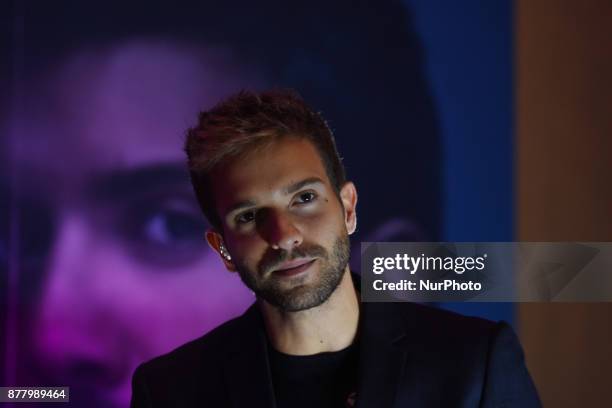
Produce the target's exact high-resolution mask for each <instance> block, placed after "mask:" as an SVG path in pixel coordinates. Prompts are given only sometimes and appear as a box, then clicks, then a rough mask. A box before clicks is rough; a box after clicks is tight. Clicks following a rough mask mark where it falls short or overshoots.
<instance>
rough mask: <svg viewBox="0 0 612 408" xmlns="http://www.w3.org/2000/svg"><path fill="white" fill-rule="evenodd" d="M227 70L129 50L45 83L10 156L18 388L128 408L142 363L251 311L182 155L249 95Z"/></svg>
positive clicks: (165, 53)
mask: <svg viewBox="0 0 612 408" xmlns="http://www.w3.org/2000/svg"><path fill="white" fill-rule="evenodd" d="M207 63H208V65H207ZM224 71H225V72H227V70H226V69H224V68H223V67H222V66H219V65H218V64H217V63H216V62H215V61H213V60H210V61H209V60H206V58H195V57H194V54H190V53H189V52H185V51H181V50H180V47H176V48H175V47H172V46H170V45H168V44H166V45H163V46H157V45H155V46H151V45H142V46H141V45H137V44H136V45H134V44H133V45H130V46H127V47H123V48H119V49H118V50H117V51H116V52H113V53H111V54H110V55H105V56H103V57H100V56H96V55H93V56H92V55H86V56H83V57H81V58H80V59H77V60H75V61H73V62H72V63H71V64H68V65H67V66H66V67H65V68H64V69H62V71H61V72H60V74H59V75H58V78H57V79H55V80H53V81H51V82H50V83H47V84H46V85H47V87H48V88H49V89H52V92H51V93H52V94H53V95H54V98H55V99H52V100H49V101H46V102H45V106H44V107H43V108H44V109H43V110H42V111H44V112H46V115H45V116H44V117H41V116H38V115H36V114H33V113H32V112H29V111H26V112H24V114H23V119H22V123H21V124H20V125H19V126H18V127H17V130H18V132H17V133H16V135H17V137H15V138H14V139H13V145H12V146H11V149H12V150H13V152H14V154H13V162H14V168H16V169H17V170H18V172H19V180H20V183H19V192H18V193H17V192H14V193H13V194H15V196H16V197H17V199H18V206H19V210H20V211H19V215H20V221H19V223H18V225H19V228H20V235H21V237H22V243H21V245H20V248H21V257H20V259H19V263H18V265H19V281H20V284H21V286H22V287H23V288H24V290H23V297H22V298H20V299H19V302H20V303H19V304H20V312H21V313H23V316H22V317H21V319H19V321H20V322H22V323H23V326H24V327H23V332H22V335H21V337H19V338H18V340H19V346H20V349H19V350H18V351H20V352H21V353H22V354H21V355H20V357H19V358H18V360H17V361H18V362H19V363H18V366H19V369H20V370H21V372H20V373H19V376H18V381H17V382H18V383H21V384H24V385H25V383H30V384H32V385H40V384H42V385H45V384H46V385H53V384H55V385H67V386H70V387H71V390H70V391H71V392H70V394H71V395H70V399H71V405H72V406H75V407H80V406H87V407H96V406H104V407H114V406H117V407H120V406H127V405H128V402H129V398H130V380H131V375H132V372H133V370H134V368H135V367H136V365H138V364H139V363H141V362H143V361H145V360H147V359H150V358H152V357H154V356H156V355H159V354H162V353H166V352H168V351H170V350H172V349H173V348H175V347H177V346H179V345H180V344H182V343H184V342H186V341H188V340H191V339H193V338H196V337H199V336H201V335H202V334H204V333H205V332H207V331H208V330H210V329H212V328H214V327H215V326H217V325H219V324H220V323H222V322H224V321H226V320H227V319H229V318H231V317H233V316H236V315H238V314H239V313H241V312H242V311H243V310H244V309H245V308H246V307H247V306H248V305H249V304H250V303H251V302H252V301H253V296H252V295H251V294H250V293H249V292H248V291H247V290H246V289H245V288H244V286H243V285H242V284H241V283H240V281H239V280H238V279H236V277H235V276H233V275H232V274H230V273H227V271H225V270H224V268H223V264H222V263H221V262H219V259H218V257H217V254H216V253H215V252H213V251H211V250H209V249H208V248H207V246H206V243H205V241H204V232H205V230H206V228H207V226H206V224H205V222H204V220H203V219H202V216H201V212H200V209H199V207H198V206H197V204H196V201H195V198H194V196H193V192H192V190H191V187H190V185H189V181H188V175H187V171H186V169H185V159H184V154H183V152H182V150H181V148H182V142H183V136H182V135H183V134H184V131H185V129H186V128H187V127H188V125H189V124H190V123H191V122H192V121H193V118H194V117H196V113H197V111H198V110H200V109H203V108H207V107H210V106H212V105H213V104H214V103H215V102H216V101H217V100H219V99H220V98H222V97H223V96H225V95H227V94H228V93H230V92H233V91H234V90H235V89H236V88H240V87H241V86H244V84H243V83H242V82H240V81H238V80H235V79H232V78H228V77H227V76H223V75H221V74H219V72H224ZM230 71H231V69H230ZM30 103H32V104H35V103H37V102H36V100H35V99H33V100H32V101H28V105H27V106H31V105H30ZM41 103H42V102H41ZM1 184H3V183H2V180H0V186H1ZM3 218H5V217H3ZM3 239H6V240H8V238H7V237H3ZM2 335H4V334H2ZM13 335H14V334H13Z"/></svg>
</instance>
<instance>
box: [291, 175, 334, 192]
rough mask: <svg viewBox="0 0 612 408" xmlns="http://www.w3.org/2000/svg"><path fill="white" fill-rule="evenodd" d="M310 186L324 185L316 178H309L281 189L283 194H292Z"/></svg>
mask: <svg viewBox="0 0 612 408" xmlns="http://www.w3.org/2000/svg"><path fill="white" fill-rule="evenodd" d="M310 184H324V182H323V180H321V179H320V178H318V177H309V178H307V179H304V180H301V181H298V182H297V183H293V184H291V185H289V186H287V187H285V188H283V193H285V194H292V193H295V192H296V191H298V190H300V189H302V188H304V187H306V186H308V185H310Z"/></svg>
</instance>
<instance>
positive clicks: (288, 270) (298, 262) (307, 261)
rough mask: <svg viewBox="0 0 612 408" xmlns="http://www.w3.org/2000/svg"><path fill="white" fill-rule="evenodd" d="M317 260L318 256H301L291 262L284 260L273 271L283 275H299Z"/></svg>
mask: <svg viewBox="0 0 612 408" xmlns="http://www.w3.org/2000/svg"><path fill="white" fill-rule="evenodd" d="M316 260H317V259H316V258H300V259H295V260H293V261H289V262H283V263H282V264H280V265H279V266H278V267H277V268H275V269H274V270H273V271H272V272H273V273H274V274H278V275H282V276H293V275H297V274H298V273H301V272H303V271H305V270H306V269H308V268H309V267H310V265H312V264H313V263H314V262H315V261H316Z"/></svg>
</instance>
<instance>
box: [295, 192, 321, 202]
mask: <svg viewBox="0 0 612 408" xmlns="http://www.w3.org/2000/svg"><path fill="white" fill-rule="evenodd" d="M316 198H317V195H316V194H315V193H313V192H312V191H307V192H304V193H300V194H299V195H298V196H297V199H296V202H297V203H299V204H305V203H310V202H312V201H314V200H315V199H316Z"/></svg>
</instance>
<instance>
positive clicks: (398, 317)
mask: <svg viewBox="0 0 612 408" xmlns="http://www.w3.org/2000/svg"><path fill="white" fill-rule="evenodd" d="M369 307H370V309H372V310H373V311H372V312H371V313H373V314H375V319H371V320H374V321H378V322H380V323H378V324H379V325H381V326H386V325H387V324H392V325H395V326H396V327H395V328H396V329H401V330H403V331H404V333H405V334H406V336H407V338H409V340H410V341H409V343H410V344H411V345H413V346H414V345H418V346H419V348H421V349H422V350H423V351H425V350H427V349H429V350H435V352H437V353H439V352H441V351H442V350H446V351H448V352H454V351H456V349H457V348H461V349H462V350H463V351H464V352H467V351H469V350H470V349H472V350H486V349H487V348H488V345H489V343H490V342H491V341H492V340H493V339H494V338H495V337H496V336H497V335H498V333H499V332H500V331H502V330H504V329H507V328H509V327H508V325H507V324H506V323H504V322H493V321H491V320H487V319H483V318H480V317H471V316H464V315H461V314H458V313H455V312H451V311H448V310H444V309H440V308H437V307H433V306H429V305H423V304H418V303H408V302H404V303H377V304H371V305H369ZM374 325H376V323H374Z"/></svg>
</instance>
